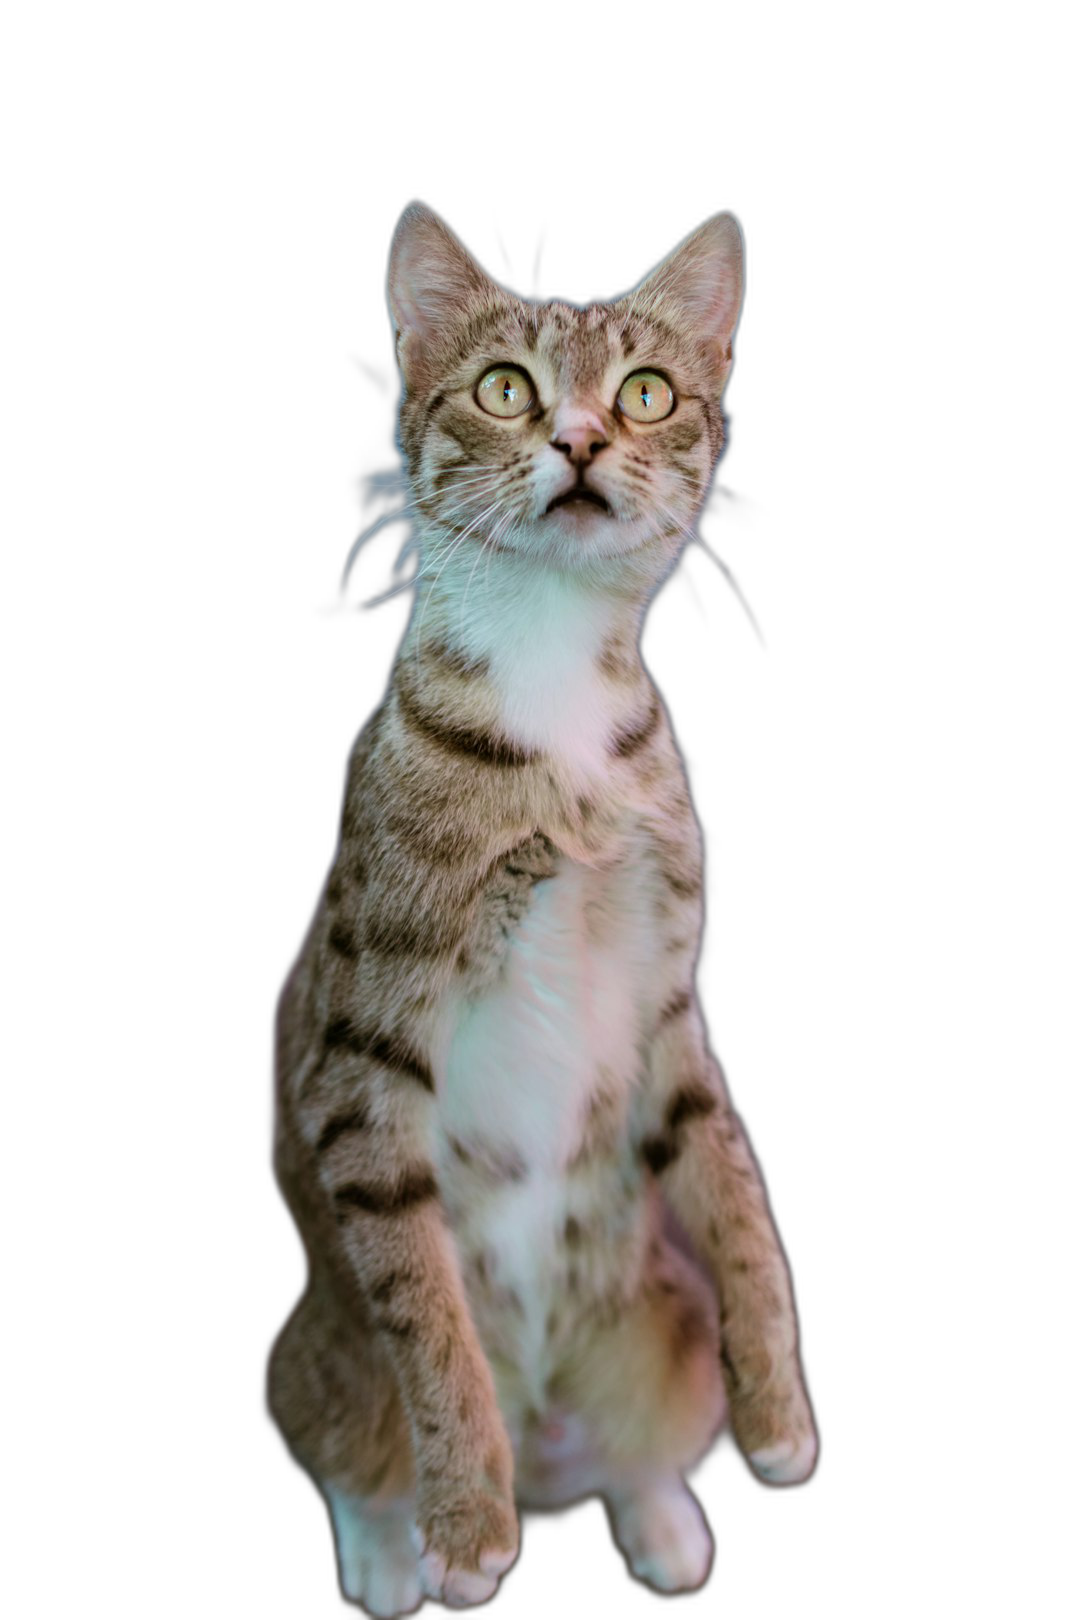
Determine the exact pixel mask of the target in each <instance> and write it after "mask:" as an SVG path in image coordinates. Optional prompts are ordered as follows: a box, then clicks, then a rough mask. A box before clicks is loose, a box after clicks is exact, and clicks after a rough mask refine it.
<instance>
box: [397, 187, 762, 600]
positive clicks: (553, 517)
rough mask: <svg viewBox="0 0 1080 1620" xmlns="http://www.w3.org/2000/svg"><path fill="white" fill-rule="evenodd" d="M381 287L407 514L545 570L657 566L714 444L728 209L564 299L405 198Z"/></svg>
mask: <svg viewBox="0 0 1080 1620" xmlns="http://www.w3.org/2000/svg"><path fill="white" fill-rule="evenodd" d="M388 290H389V302H390V311H391V314H392V317H393V320H394V325H395V329H396V337H397V355H398V363H399V365H400V367H401V372H402V376H403V378H404V383H405V391H404V397H403V400H402V406H401V444H402V448H403V450H404V452H405V456H406V459H407V462H408V468H409V477H410V482H411V485H412V493H413V500H414V503H415V505H416V508H417V510H418V513H419V515H420V517H421V526H422V527H425V526H426V527H435V526H437V527H438V529H439V530H440V531H442V532H443V533H446V534H447V535H448V536H456V537H458V538H460V540H461V548H460V549H464V548H465V547H469V548H472V549H477V548H480V547H484V548H486V549H488V550H489V551H492V552H493V551H496V550H502V551H510V552H516V553H518V554H524V555H526V556H529V557H533V558H535V559H536V560H537V561H540V562H543V563H545V564H547V565H549V566H556V567H559V568H566V569H578V568H582V567H587V566H588V565H589V564H590V563H593V562H597V563H598V562H599V560H600V559H602V558H610V559H618V558H626V559H627V560H629V559H631V558H637V559H641V560H642V561H644V560H645V559H646V558H648V559H650V560H651V562H652V564H654V565H655V566H654V567H652V568H650V571H651V572H656V573H659V572H662V571H664V568H665V567H666V566H667V565H668V564H669V563H670V561H671V559H672V558H673V557H674V556H675V554H676V553H677V552H678V551H679V549H680V548H681V546H682V544H683V542H684V540H685V539H686V538H687V534H688V531H690V529H691V527H692V524H693V521H694V518H695V515H696V513H697V510H698V508H699V507H700V505H701V502H702V500H703V498H704V495H705V491H706V489H707V486H708V483H709V479H710V477H711V475H712V471H713V468H714V466H715V464H716V460H717V458H718V456H719V454H720V451H721V448H722V446H723V435H724V424H723V416H722V414H721V395H722V393H723V390H724V384H725V382H726V381H727V376H728V371H729V370H730V367H731V342H732V334H733V332H734V329H735V323H736V320H737V318H738V313H739V303H740V298H741V293H742V238H741V235H740V232H739V227H738V225H737V224H736V222H735V220H734V219H733V217H732V216H731V215H730V214H718V215H716V216H715V217H714V218H712V219H710V220H708V221H707V222H706V223H705V224H704V225H702V226H701V227H700V228H699V229H698V230H697V231H695V232H694V233H693V235H692V236H690V237H688V238H687V239H686V241H685V242H683V243H682V244H681V246H679V247H678V248H676V250H675V251H674V253H672V254H671V255H670V257H669V258H667V259H665V260H664V262H663V263H662V264H661V265H660V266H659V267H658V268H657V269H656V270H654V271H653V272H652V273H651V274H650V275H648V276H647V277H646V278H645V280H644V281H642V282H641V283H640V284H639V285H638V286H637V287H636V288H635V289H634V290H633V292H630V293H627V294H626V295H625V296H624V297H621V298H618V299H616V300H615V301H614V302H612V303H606V304H589V305H587V306H586V307H585V308H578V307H576V306H574V305H571V304H566V303H558V302H553V303H546V304H539V303H534V302H531V301H530V300H528V299H524V298H518V297H516V296H515V295H514V294H513V293H510V292H508V291H506V289H505V288H503V287H500V286H499V285H498V284H497V283H496V282H495V281H493V280H492V279H491V277H490V276H488V275H487V274H486V273H485V271H483V270H482V269H481V268H480V266H479V265H478V264H477V262H476V260H475V259H473V258H472V256H471V255H470V254H469V253H468V252H467V251H466V250H465V248H464V247H462V245H461V243H460V242H459V241H458V240H457V238H456V237H455V236H454V235H453V234H452V232H451V231H450V230H448V228H447V227H446V226H445V225H444V224H443V222H442V220H441V219H439V217H438V216H437V215H436V214H434V213H433V212H432V211H431V210H430V209H429V208H426V207H425V206H424V205H423V204H421V203H413V204H411V205H410V207H408V208H406V210H405V212H404V213H403V214H402V216H401V219H400V221H399V223H398V227H397V231H396V233H395V235H394V241H393V247H392V249H391V254H390V274H389V289H388Z"/></svg>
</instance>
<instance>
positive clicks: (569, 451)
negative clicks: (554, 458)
mask: <svg viewBox="0 0 1080 1620" xmlns="http://www.w3.org/2000/svg"><path fill="white" fill-rule="evenodd" d="M607 442H608V441H607V434H606V433H605V432H604V426H603V423H602V422H601V421H600V418H599V417H598V416H592V415H575V416H572V417H570V416H567V417H564V418H563V419H562V420H561V421H559V420H556V423H555V435H554V437H553V439H552V441H551V443H552V445H553V447H554V448H555V449H556V450H559V451H561V452H562V454H563V455H564V456H569V457H570V460H571V461H572V462H573V464H574V466H575V467H583V466H584V465H585V463H586V462H589V461H591V460H592V458H593V456H595V455H596V454H597V453H598V452H599V451H601V450H603V448H604V446H605V445H606V444H607Z"/></svg>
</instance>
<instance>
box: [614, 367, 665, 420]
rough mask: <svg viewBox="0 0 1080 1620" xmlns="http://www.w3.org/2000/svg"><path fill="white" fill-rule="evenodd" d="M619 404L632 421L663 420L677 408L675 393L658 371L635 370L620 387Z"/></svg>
mask: <svg viewBox="0 0 1080 1620" xmlns="http://www.w3.org/2000/svg"><path fill="white" fill-rule="evenodd" d="M618 406H619V409H620V410H621V411H622V413H623V415H624V416H628V417H629V418H630V420H631V421H632V422H662V421H663V419H664V417H665V416H670V415H671V413H672V411H673V410H674V409H675V395H674V394H673V392H672V389H671V384H670V383H669V382H668V381H667V379H666V377H661V375H660V373H659V372H658V371H635V372H632V373H631V375H630V376H629V377H627V379H626V381H625V382H624V383H623V385H622V387H621V388H620V389H619V398H618Z"/></svg>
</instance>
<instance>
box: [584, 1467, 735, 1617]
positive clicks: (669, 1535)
mask: <svg viewBox="0 0 1080 1620" xmlns="http://www.w3.org/2000/svg"><path fill="white" fill-rule="evenodd" d="M608 1501H609V1505H610V1507H611V1525H612V1529H613V1531H614V1533H615V1540H616V1541H617V1542H618V1544H619V1546H620V1547H621V1548H622V1550H623V1552H624V1553H625V1554H626V1561H627V1563H628V1564H629V1565H630V1569H631V1571H632V1573H633V1574H634V1575H636V1576H637V1578H638V1580H639V1581H645V1582H646V1584H647V1585H649V1586H653V1587H655V1588H656V1589H657V1590H658V1591H660V1592H692V1591H694V1590H695V1589H696V1588H697V1587H699V1586H702V1585H703V1584H704V1582H705V1580H706V1579H707V1577H708V1574H709V1570H710V1568H711V1567H712V1558H713V1539H712V1535H711V1533H710V1531H709V1526H708V1525H707V1524H706V1522H705V1515H704V1513H702V1511H701V1507H700V1505H699V1503H698V1500H697V1498H696V1497H695V1496H694V1494H693V1492H692V1491H690V1490H689V1489H688V1488H687V1486H686V1485H685V1484H684V1483H683V1481H682V1480H681V1479H678V1478H675V1479H665V1480H656V1481H649V1482H646V1483H643V1484H641V1485H639V1486H637V1487H636V1488H635V1489H633V1490H627V1491H620V1492H613V1493H611V1494H610V1495H609V1497H608Z"/></svg>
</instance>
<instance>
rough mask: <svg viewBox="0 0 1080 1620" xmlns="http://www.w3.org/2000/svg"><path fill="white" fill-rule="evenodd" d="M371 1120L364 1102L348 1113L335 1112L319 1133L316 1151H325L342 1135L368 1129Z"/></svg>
mask: <svg viewBox="0 0 1080 1620" xmlns="http://www.w3.org/2000/svg"><path fill="white" fill-rule="evenodd" d="M369 1120H370V1116H369V1114H368V1111H367V1109H366V1107H364V1105H363V1104H362V1103H361V1104H359V1105H358V1106H357V1107H356V1108H351V1109H350V1110H349V1111H348V1113H343V1114H335V1115H334V1117H333V1118H332V1119H328V1120H327V1122H326V1124H325V1125H324V1126H323V1128H322V1131H321V1132H320V1134H319V1140H318V1141H317V1142H316V1144H315V1151H316V1152H317V1153H325V1152H326V1150H327V1148H331V1147H333V1145H334V1143H335V1142H336V1141H338V1139H339V1138H340V1137H342V1136H345V1135H347V1134H348V1133H349V1132H350V1131H366V1130H367V1127H368V1124H369Z"/></svg>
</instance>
